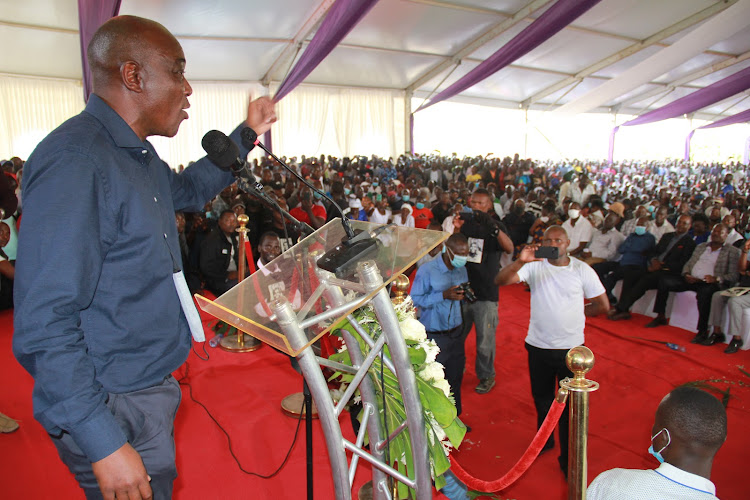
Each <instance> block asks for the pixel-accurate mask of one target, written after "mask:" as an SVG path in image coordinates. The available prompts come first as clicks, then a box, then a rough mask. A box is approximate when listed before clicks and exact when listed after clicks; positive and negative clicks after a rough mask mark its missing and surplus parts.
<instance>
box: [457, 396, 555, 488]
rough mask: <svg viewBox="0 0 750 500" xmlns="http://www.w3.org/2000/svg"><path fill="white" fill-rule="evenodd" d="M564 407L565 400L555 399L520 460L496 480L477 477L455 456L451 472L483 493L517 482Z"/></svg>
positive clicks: (537, 454) (537, 453)
mask: <svg viewBox="0 0 750 500" xmlns="http://www.w3.org/2000/svg"><path fill="white" fill-rule="evenodd" d="M564 408H565V403H564V402H563V403H558V402H557V401H554V402H553V403H552V406H551V407H550V409H549V412H547V417H546V418H545V419H544V423H543V424H542V426H541V427H540V428H539V430H538V431H537V433H536V436H534V439H533V440H532V441H531V444H530V445H529V447H528V448H527V449H526V452H525V453H524V454H523V455H522V456H521V458H520V459H518V462H516V464H515V465H514V466H513V468H512V469H511V470H509V471H508V472H507V473H506V474H505V475H504V476H503V477H501V478H500V479H496V480H494V481H483V480H481V479H477V478H475V477H474V476H472V475H471V474H469V473H468V472H466V471H465V470H464V469H463V468H462V467H461V466H460V465H458V462H456V459H455V458H453V456H451V457H450V460H451V472H453V473H454V474H455V475H456V477H457V478H458V479H460V480H461V481H462V482H463V483H464V484H465V485H466V486H468V488H469V489H470V490H475V491H481V492H483V493H494V492H496V491H501V490H504V489H505V488H507V487H508V486H510V485H511V484H513V483H514V482H516V480H517V479H518V478H519V477H521V476H522V475H523V474H524V473H525V472H526V471H527V470H528V468H529V467H530V466H531V464H532V463H534V460H536V457H537V456H539V452H540V451H542V447H543V446H544V443H546V442H547V439H549V436H550V434H552V431H553V430H554V429H555V427H557V422H558V421H559V420H560V415H561V414H562V412H563V409H564Z"/></svg>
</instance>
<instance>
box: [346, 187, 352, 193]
mask: <svg viewBox="0 0 750 500" xmlns="http://www.w3.org/2000/svg"><path fill="white" fill-rule="evenodd" d="M351 192H352V190H351V189H349V188H344V194H349V193H351Z"/></svg>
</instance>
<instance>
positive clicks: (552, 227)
mask: <svg viewBox="0 0 750 500" xmlns="http://www.w3.org/2000/svg"><path fill="white" fill-rule="evenodd" d="M550 231H560V232H561V233H562V234H564V235H565V237H566V238H568V240H570V236H568V232H567V231H566V230H565V228H564V227H562V226H558V225H556V224H555V225H552V226H550V227H548V228H547V229H546V230H545V231H544V235H545V236H547V233H549V232H550Z"/></svg>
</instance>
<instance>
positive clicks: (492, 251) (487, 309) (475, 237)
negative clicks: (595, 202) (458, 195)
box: [454, 189, 513, 394]
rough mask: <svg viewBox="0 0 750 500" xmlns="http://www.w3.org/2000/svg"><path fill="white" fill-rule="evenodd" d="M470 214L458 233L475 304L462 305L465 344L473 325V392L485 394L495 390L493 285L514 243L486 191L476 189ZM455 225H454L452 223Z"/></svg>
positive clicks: (494, 290) (464, 215)
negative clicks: (503, 257) (466, 247)
mask: <svg viewBox="0 0 750 500" xmlns="http://www.w3.org/2000/svg"><path fill="white" fill-rule="evenodd" d="M469 206H470V207H471V209H472V212H470V213H468V212H464V213H462V215H461V219H462V221H463V223H462V224H461V225H460V232H461V234H463V235H464V236H466V238H467V239H468V242H469V248H470V252H469V260H468V262H467V264H466V270H467V272H468V274H469V283H471V288H472V289H473V290H474V294H475V295H476V300H474V301H468V300H466V301H464V303H463V314H464V328H463V338H464V340H465V339H466V337H467V336H468V335H469V331H470V330H471V326H472V324H473V325H474V326H475V327H476V332H477V357H476V365H475V369H476V373H477V378H479V385H477V387H476V388H475V389H474V390H475V391H476V392H478V393H479V394H487V393H488V392H490V390H492V388H493V387H495V330H496V329H497V321H498V315H497V302H498V293H499V289H498V287H497V285H495V283H494V282H493V276H495V275H496V274H497V273H498V271H499V270H500V256H501V254H502V253H503V252H506V253H512V252H513V242H512V241H511V239H510V237H509V236H508V230H507V228H506V227H505V225H504V224H503V223H502V222H500V219H499V218H498V217H497V215H496V214H495V210H494V206H493V199H492V196H490V193H489V192H488V191H487V190H486V189H477V190H476V191H474V193H473V194H472V195H471V199H470V200H469ZM454 224H455V222H454Z"/></svg>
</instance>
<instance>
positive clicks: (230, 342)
mask: <svg viewBox="0 0 750 500" xmlns="http://www.w3.org/2000/svg"><path fill="white" fill-rule="evenodd" d="M239 334H241V335H242V341H243V342H242V344H240V336H239V335H230V336H229V337H224V338H223V339H221V342H219V347H221V348H222V349H224V350H225V351H229V352H251V351H257V350H258V349H260V348H261V347H263V342H261V341H260V340H258V339H256V338H255V337H252V336H250V335H248V334H246V333H243V332H239Z"/></svg>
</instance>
